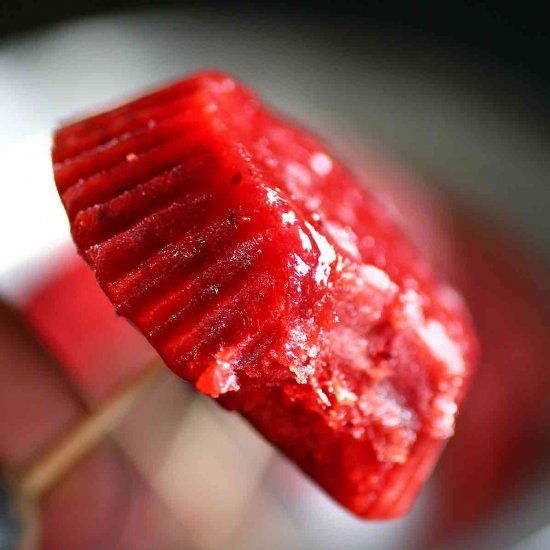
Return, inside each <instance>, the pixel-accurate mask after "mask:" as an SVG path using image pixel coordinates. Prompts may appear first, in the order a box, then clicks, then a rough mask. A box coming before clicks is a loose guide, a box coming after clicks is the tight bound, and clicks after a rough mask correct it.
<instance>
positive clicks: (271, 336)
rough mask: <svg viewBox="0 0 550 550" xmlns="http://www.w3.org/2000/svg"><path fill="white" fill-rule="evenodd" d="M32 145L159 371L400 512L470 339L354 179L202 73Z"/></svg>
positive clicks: (355, 504)
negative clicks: (46, 160) (157, 359)
mask: <svg viewBox="0 0 550 550" xmlns="http://www.w3.org/2000/svg"><path fill="white" fill-rule="evenodd" d="M52 157H53V162H54V174H55V181H56V184H57V188H58V191H59V194H60V196H61V199H62V201H63V204H64V205H65V208H66V211H67V214H68V217H69V220H70V224H71V230H72V235H73V238H74V241H75V243H76V245H77V247H78V250H79V252H80V254H81V255H82V256H83V258H84V259H85V260H86V262H87V263H88V264H89V265H90V267H91V268H92V270H93V271H94V273H95V275H96V277H97V280H98V282H99V284H100V285H101V287H102V289H103V290H104V291H105V293H106V294H107V296H108V297H109V299H110V300H111V302H112V303H113V305H114V306H115V308H116V311H117V312H118V313H119V314H120V315H123V316H125V317H127V318H128V319H129V320H130V321H131V322H132V323H133V324H134V325H135V326H136V327H138V328H139V330H140V331H141V332H143V334H144V335H145V336H146V337H147V338H148V340H149V342H150V343H151V344H152V345H153V346H154V348H155V349H156V350H157V351H158V353H159V354H160V355H161V357H162V358H163V359H164V361H165V362H166V364H167V365H168V366H169V367H170V368H171V369H172V370H173V371H174V372H175V373H176V374H177V375H179V376H181V377H182V378H184V379H185V380H188V381H190V382H191V383H193V384H194V385H195V386H196V388H197V389H199V390H200V391H202V392H203V393H205V394H208V395H210V396H211V397H213V398H215V399H216V400H217V401H218V402H219V403H220V404H221V405H223V406H224V407H226V408H228V409H231V410H236V411H238V412H240V413H241V414H242V415H243V416H244V417H245V418H247V419H248V420H249V421H250V422H251V423H252V424H253V425H254V426H255V427H256V428H257V429H258V431H259V432H260V433H262V434H263V436H264V437H265V438H266V439H268V440H269V441H270V442H271V443H273V444H274V445H275V446H277V447H278V448H279V449H280V450H281V451H282V452H283V453H285V454H286V455H287V456H288V457H290V458H291V459H292V460H293V461H294V462H295V463H296V464H297V465H298V466H299V467H300V468H301V469H302V470H303V471H304V472H306V473H307V474H308V475H309V476H311V478H313V479H314V480H315V481H316V482H317V483H318V484H319V485H320V486H321V487H323V488H324V489H325V491H326V492H327V493H329V494H330V495H331V496H332V497H333V498H335V499H336V500H337V501H339V502H340V503H341V504H343V505H344V506H345V507H347V508H348V509H349V510H351V511H352V512H354V513H355V514H357V515H359V516H361V517H364V518H372V519H378V518H392V517H396V516H399V515H402V514H404V513H406V512H407V511H408V510H409V508H410V506H411V505H412V503H413V501H414V498H415V496H416V494H417V492H418V490H419V489H420V487H421V486H422V484H423V482H424V481H425V480H426V478H427V477H428V475H429V474H430V472H431V470H432V469H433V467H434V465H435V462H436V460H437V457H438V455H439V453H440V451H441V450H442V448H443V446H444V443H445V442H446V441H447V440H448V438H449V437H451V435H452V434H453V429H454V424H455V419H456V416H457V412H458V409H459V407H460V404H461V402H462V400H463V397H464V394H465V391H466V389H467V387H468V385H469V383H470V379H471V375H472V373H473V370H474V366H475V362H476V357H477V341H476V339H475V335H474V331H473V328H472V325H471V322H470V318H469V315H468V312H467V310H466V308H465V306H464V304H463V302H462V300H461V298H460V297H459V295H458V294H457V293H456V292H455V291H453V290H452V289H450V288H449V287H448V286H446V285H445V284H443V283H441V282H440V281H438V279H437V278H436V277H435V276H434V275H433V273H432V271H431V270H430V267H429V266H428V265H427V264H426V263H425V261H423V259H422V258H421V257H420V256H419V255H418V253H417V252H416V250H415V249H414V247H413V246H412V245H411V244H410V243H409V242H408V241H407V239H406V237H405V236H404V235H403V233H402V232H401V230H400V229H399V227H398V226H397V224H396V223H395V221H394V220H393V219H392V216H391V215H390V213H389V212H388V210H387V209H386V208H385V207H383V206H382V205H381V204H380V203H378V202H377V201H376V200H375V199H374V198H373V197H372V196H371V195H369V192H368V181H366V182H361V181H359V180H358V179H357V178H356V177H355V176H354V175H353V174H352V173H351V172H350V171H349V170H348V169H347V168H346V167H345V166H343V164H342V163H341V162H340V161H339V160H338V159H337V158H335V156H334V155H333V154H332V153H331V152H330V151H329V150H328V149H327V147H326V145H325V144H324V143H323V142H322V141H321V140H319V139H318V138H317V137H315V136H313V135H312V134H311V133H310V132H308V131H306V130H304V129H303V128H301V127H299V126H298V125H296V124H295V123H293V122H289V121H288V120H286V119H285V118H283V117H281V116H280V115H279V114H276V113H274V112H273V111H271V110H270V109H268V108H266V107H265V106H263V105H262V103H261V102H260V100H259V99H258V97H257V96H256V95H255V94H254V93H252V92H251V91H249V90H248V89H246V88H245V87H243V86H242V85H241V84H240V83H238V82H237V81H236V80H235V79H233V78H232V77H230V76H228V75H225V74H222V73H216V72H203V73H198V74H196V75H193V76H191V77H189V78H185V79H183V80H181V81H178V82H176V83H174V84H171V85H168V86H166V87H164V88H161V89H159V90H157V91H154V92H152V93H148V94H146V95H145V96H143V97H141V98H139V99H136V100H133V101H130V102H129V103H127V104H125V105H122V106H119V107H116V108H114V109H112V110H110V111H107V112H104V113H102V114H98V115H94V116H91V117H89V118H85V119H83V120H81V121H78V122H73V123H70V124H67V125H66V126H64V127H62V128H60V129H59V130H57V131H56V133H55V138H54V145H53V152H52ZM365 184H366V185H365Z"/></svg>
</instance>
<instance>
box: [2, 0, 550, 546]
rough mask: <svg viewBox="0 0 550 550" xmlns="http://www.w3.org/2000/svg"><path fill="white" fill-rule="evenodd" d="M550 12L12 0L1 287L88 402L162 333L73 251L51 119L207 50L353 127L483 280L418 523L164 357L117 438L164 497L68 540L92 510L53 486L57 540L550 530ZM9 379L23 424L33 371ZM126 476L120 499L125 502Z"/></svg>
mask: <svg viewBox="0 0 550 550" xmlns="http://www.w3.org/2000/svg"><path fill="white" fill-rule="evenodd" d="M541 9H542V8H541ZM546 27H547V25H546V19H545V18H544V17H543V12H542V11H540V12H537V11H536V10H533V9H532V7H529V9H528V8H527V6H514V7H507V6H506V5H504V4H502V3H497V2H444V3H422V4H418V3H410V2H399V1H386V2H377V1H376V2H375V1H372V2H366V1H365V2H348V1H340V2H338V3H334V2H329V1H317V2H269V1H267V2H262V3H258V2H255V3H248V2H231V1H229V2H223V3H222V2H218V3H217V2H209V1H204V2H185V1H180V2H174V1H173V2H163V1H160V2H147V1H145V0H136V1H133V2H129V1H125V0H120V1H117V0H111V1H109V2H106V1H102V0H95V1H94V0H79V1H75V2H71V3H66V2H56V1H50V2H47V3H45V2H42V3H41V2H37V1H36V0H18V1H15V0H0V123H1V126H0V166H1V167H2V174H3V185H2V186H1V187H0V235H1V236H0V252H1V255H0V296H1V297H2V299H3V300H4V301H6V302H8V303H10V304H11V305H12V307H14V308H15V309H17V310H18V311H19V312H20V314H22V315H23V317H24V318H25V322H26V323H27V325H28V326H29V327H31V329H32V331H33V333H34V334H35V336H36V337H37V338H38V339H39V340H40V341H41V342H42V344H43V346H44V347H45V348H47V349H48V350H49V353H50V354H51V355H53V356H54V357H55V360H56V362H57V366H58V368H59V371H60V372H61V373H62V375H63V376H64V377H66V378H67V379H68V380H69V381H70V384H71V387H72V389H73V391H74V392H76V393H77V394H78V396H79V399H82V400H83V401H84V402H86V403H89V404H94V403H98V402H101V401H102V400H103V399H104V398H105V397H106V396H108V395H109V393H110V392H111V391H112V389H113V388H114V387H115V386H116V385H117V384H118V383H119V382H121V381H123V380H124V379H126V378H127V377H129V376H131V374H132V372H134V371H136V370H138V369H139V367H140V366H141V365H143V364H144V363H145V362H146V361H147V360H149V359H150V358H151V357H152V356H153V353H152V351H151V349H150V348H149V346H148V345H147V344H146V343H145V342H144V341H143V340H142V339H141V337H140V336H139V335H137V334H136V333H135V332H134V331H133V329H132V328H131V327H129V326H128V325H126V324H125V322H124V321H122V320H120V319H117V318H115V317H114V315H113V313H112V310H111V307H110V306H109V304H107V303H106V299H105V298H104V297H103V295H102V294H101V293H100V291H99V290H98V288H96V284H95V281H94V280H93V277H92V276H91V274H90V273H88V270H87V268H86V267H85V266H83V264H82V263H81V262H80V260H79V259H78V258H77V257H76V254H75V253H74V251H73V249H72V244H71V243H70V239H69V234H68V226H67V223H66V220H65V215H64V212H63V209H62V207H61V205H60V203H59V201H58V198H57V196H56V192H55V189H54V185H53V180H52V176H51V167H50V160H49V146H50V135H51V131H52V129H53V128H54V127H55V126H56V125H58V124H59V123H60V122H61V121H62V120H64V119H66V118H67V117H69V116H74V115H75V114H78V113H81V112H82V111H83V110H93V109H94V108H99V107H101V106H102V105H105V104H106V103H109V102H113V101H116V100H118V99H121V98H124V97H125V96H126V95H128V94H135V93H137V92H139V91H140V90H141V89H142V88H144V87H150V86H152V85H155V84H158V83H161V82H163V81H166V80H170V79H172V78H176V77H178V76H180V75H182V74H184V73H188V72H190V71H193V70H196V69H200V68H205V67H208V68H219V69H222V70H226V71H229V72H232V73H234V74H236V75H237V76H238V77H240V78H241V79H243V80H245V81H246V82H247V83H249V84H250V85H252V86H253V87H255V88H257V89H258V90H260V92H261V93H262V94H263V95H264V96H265V97H266V98H267V99H268V100H269V101H270V102H271V103H272V104H274V105H275V106H276V107H277V108H278V109H280V110H282V111H284V112H286V113H287V114H289V115H290V116H293V117H296V118H298V119H299V120H301V121H302V122H304V123H305V124H307V125H308V126H311V127H313V128H315V129H316V130H317V131H318V132H319V133H320V134H321V135H323V136H324V137H325V138H327V139H328V140H329V141H330V142H331V143H334V145H335V147H336V149H337V150H338V152H339V154H340V155H341V156H342V157H344V158H346V159H348V160H349V161H350V162H351V163H352V164H353V166H354V167H355V169H356V170H357V171H358V172H359V173H361V174H362V175H363V176H364V179H365V183H366V185H368V186H370V187H371V188H372V189H373V190H374V191H375V192H376V193H378V194H379V195H380V196H381V198H382V200H385V201H389V202H391V203H392V204H393V206H394V207H395V210H396V212H397V215H398V216H399V217H400V220H401V223H402V224H403V225H404V226H405V227H406V228H408V230H409V232H410V233H411V235H412V237H413V239H414V240H415V241H416V244H417V245H418V246H419V247H420V248H421V249H422V250H423V252H424V253H425V254H426V255H427V256H428V257H430V259H431V260H432V262H433V263H434V264H435V265H436V267H437V269H438V270H439V271H440V272H441V273H442V274H443V275H444V276H445V277H446V278H448V279H449V280H450V281H452V282H453V283H454V284H455V285H456V286H457V287H458V288H459V289H460V290H461V291H462V292H463V294H464V295H465V297H466V299H467V300H468V302H469V305H470V307H471V310H472V312H473V315H474V319H475V322H476V324H477V327H478V330H479V333H480V338H481V341H482V346H483V360H482V364H481V367H480V372H479V375H478V378H477V380H476V383H475V386H474V388H473V390H472V392H471V395H470V397H469V399H468V400H467V402H466V405H465V409H464V413H463V414H462V416H461V419H460V421H459V425H458V429H457V435H456V437H455V439H454V440H453V441H452V443H451V444H450V445H449V446H448V448H447V450H446V451H445V453H444V456H443V458H442V461H441V464H440V465H439V466H438V468H437V471H436V473H435V475H434V476H433V479H432V480H431V482H430V483H429V484H428V487H426V488H425V490H424V491H423V492H422V495H421V497H420V500H419V502H418V504H417V506H416V507H415V509H414V510H413V512H412V513H411V514H410V515H409V516H408V517H406V518H404V519H402V520H398V521H393V522H390V523H383V522H370V523H366V522H362V521H360V520H357V519H355V518H353V517H351V516H350V515H349V514H348V513H347V512H345V511H344V510H342V509H341V508H339V507H338V506H337V505H335V504H334V503H332V502H331V501H329V499H328V498H327V497H325V496H324V495H323V494H322V493H321V492H320V491H319V490H318V489H317V488H315V487H314V486H313V485H312V484H311V483H310V482H309V481H307V480H306V479H304V477H303V476H302V475H301V474H300V473H299V472H297V471H296V470H295V469H294V468H293V467H292V466H291V465H290V464H288V463H287V462H286V461H285V460H284V459H282V458H281V457H279V455H278V454H277V453H276V452H275V451H273V450H272V449H271V448H270V447H269V446H268V445H267V444H266V443H264V442H263V441H262V440H261V438H259V437H258V436H257V435H256V434H255V433H253V431H252V430H251V429H250V428H249V427H248V426H246V425H245V424H244V423H243V422H242V421H241V420H240V418H238V417H235V415H231V414H229V413H225V412H223V411H221V410H218V408H217V407H216V406H215V404H213V403H211V402H210V401H209V400H207V399H204V398H202V397H200V396H198V395H196V394H195V393H194V392H191V391H190V390H189V389H188V388H187V386H186V385H185V384H184V383H182V382H180V381H178V380H176V379H175V378H174V377H171V376H169V375H167V378H166V380H164V381H162V382H161V383H159V384H157V385H156V386H155V388H154V389H153V391H152V392H151V393H150V394H148V395H147V396H146V397H145V398H144V399H143V401H142V402H140V405H139V407H138V408H137V409H136V410H135V411H134V412H133V413H132V414H131V415H130V416H129V417H128V418H127V419H126V420H125V421H124V423H123V425H122V426H121V427H120V428H119V429H118V430H117V433H116V434H115V436H114V438H113V439H114V445H115V446H116V452H117V453H119V454H120V455H121V456H122V457H123V460H122V461H121V462H120V464H121V466H119V467H120V468H124V469H126V470H127V471H128V472H129V473H128V476H130V477H131V476H134V477H135V479H139V483H141V484H142V485H140V487H141V486H143V487H142V489H140V490H141V491H143V494H144V495H145V496H140V495H141V493H139V495H138V496H136V494H137V492H138V491H137V490H136V493H135V494H134V495H133V497H132V498H133V502H134V501H135V502H136V503H137V504H135V503H134V504H132V506H133V507H132V508H131V511H132V513H129V512H127V508H125V507H123V506H121V508H120V514H119V515H118V516H116V521H117V523H118V524H119V525H121V526H122V527H121V528H120V533H117V534H116V536H111V535H109V536H107V535H105V536H106V537H107V538H108V539H109V540H108V541H107V542H105V541H104V540H102V539H101V536H98V537H96V538H95V539H94V538H93V537H91V538H90V537H89V536H88V535H86V536H84V535H83V534H82V533H79V532H78V530H75V533H74V534H71V535H70V536H69V535H67V538H63V535H60V534H59V533H58V530H59V529H61V527H59V526H60V525H66V524H64V523H63V522H62V521H60V520H59V517H60V516H61V515H63V514H64V513H67V514H69V516H71V517H72V520H71V523H72V524H73V525H74V524H75V523H76V524H78V522H79V521H82V522H83V523H85V522H86V519H85V518H84V519H83V513H80V514H79V513H78V512H75V510H74V509H73V510H70V509H67V506H65V508H64V507H63V502H66V501H63V499H62V498H61V500H60V497H58V496H56V495H55V494H53V495H51V496H47V497H46V499H45V502H44V509H45V513H44V517H45V520H47V521H48V524H47V525H45V526H44V542H43V548H46V549H48V550H49V549H52V550H59V549H60V546H59V544H60V543H59V541H60V540H63V541H64V544H65V546H63V547H67V548H71V550H79V549H80V548H82V549H89V550H99V549H102V548H114V549H115V550H126V549H128V550H141V549H142V548H143V549H144V550H145V549H148V550H150V549H153V548H154V549H155V550H164V549H166V550H168V549H182V548H185V549H187V548H189V549H192V550H195V549H196V550H218V549H224V548H238V549H243V550H244V549H250V550H264V549H265V550H271V549H294V548H304V549H307V548H316V549H325V548H326V549H327V550H328V549H333V548H341V549H346V550H347V549H355V548H357V549H359V548H361V549H370V548H373V549H377V550H386V549H388V550H389V549H400V550H403V549H404V550H409V549H410V550H412V549H417V548H427V549H432V548H433V549H447V548H448V549H474V548H475V549H504V548H506V549H517V550H519V549H538V548H540V549H543V548H544V549H546V548H550V475H549V472H550V468H549V466H550V461H549V453H548V450H549V440H550V438H549V434H550V423H549V406H548V395H550V369H549V367H550V365H549V364H548V363H549V357H550V342H549V340H550V339H549V335H550V298H549V292H550V288H549V282H550V271H549V268H548V265H549V262H550V216H549V215H548V210H549V208H550V154H549V153H550V100H549V99H548V98H549V97H550V95H549V93H550V64H549V63H548V60H547V56H548V51H550V33H548V31H547V28H546ZM1 337H2V334H0V338H1ZM2 361H3V360H2V358H0V372H1V370H2V369H5V368H6V365H5V363H4V364H2ZM168 376H169V377H168ZM4 380H6V378H5V377H4V378H2V375H1V374H0V382H2V383H0V419H2V418H3V419H4V422H7V420H6V413H5V411H6V410H7V408H6V407H7V406H6V407H5V408H2V407H3V403H6V402H7V401H8V399H7V395H8V393H10V392H12V391H14V387H15V386H14V385H17V384H19V383H20V382H19V381H18V380H15V381H14V380H12V381H11V382H10V384H11V385H10V384H7V383H4V382H3V381H4ZM1 422H2V421H1V420H0V423H1ZM2 433H4V432H2V431H1V430H0V438H1V434H2ZM2 448H3V447H2ZM8 454H9V453H8ZM5 455H6V453H5V452H4V454H3V455H0V460H4V461H5V460H6V456H5ZM126 470H125V471H126ZM134 477H132V479H134ZM105 483H106V485H105V491H104V492H103V493H102V495H103V496H102V498H104V499H106V502H107V501H112V500H113V499H115V498H119V496H117V495H118V494H116V495H115V494H114V492H115V491H114V489H113V488H112V487H111V485H109V483H107V482H105ZM137 483H138V482H136V484H137ZM136 486H137V485H136ZM151 495H153V496H151ZM84 496H85V498H87V499H88V501H93V498H94V497H93V496H92V495H84ZM56 499H57V500H56ZM140 499H141V500H140ZM52 510H53V511H52ZM124 510H126V511H124ZM56 514H57V515H56ZM73 516H74V517H73ZM94 517H95V516H94ZM166 518H169V520H167V519H166ZM56 522H57V523H56ZM65 530H66V531H69V530H70V529H69V528H68V527H65ZM91 530H92V531H93V529H91ZM95 530H96V531H99V529H98V528H97V525H96V529H95ZM71 537H72V538H71ZM86 537H87V538H86ZM92 540H93V541H94V542H90V541H92ZM67 541H69V543H70V546H68V545H67V544H69V543H67Z"/></svg>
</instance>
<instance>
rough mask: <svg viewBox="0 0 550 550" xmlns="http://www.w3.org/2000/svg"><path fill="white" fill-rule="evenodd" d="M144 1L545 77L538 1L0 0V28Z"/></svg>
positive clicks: (547, 41) (542, 85) (549, 69)
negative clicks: (431, 50) (394, 42)
mask: <svg viewBox="0 0 550 550" xmlns="http://www.w3.org/2000/svg"><path fill="white" fill-rule="evenodd" d="M148 6H155V7H159V6H185V7H188V8H196V9H200V10H201V11H204V10H207V9H211V10H215V9H217V8H219V7H222V8H223V10H224V11H225V12H227V13H228V14H231V13H234V12H235V11H236V10H238V11H240V12H247V11H248V12H255V13H257V12H258V11H262V12H263V13H264V15H265V16H277V17H280V16H281V15H284V18H285V19H287V20H288V19H294V20H297V21H299V22H301V23H306V24H308V25H309V26H311V27H312V30H315V29H318V30H320V28H322V32H323V33H327V32H328V33H333V34H334V35H338V37H339V39H345V40H353V41H360V40H361V38H362V36H364V35H365V33H367V32H369V31H372V30H373V29H374V30H381V31H384V32H388V33H391V34H392V35H394V36H395V38H396V39H399V38H400V39H401V40H405V39H407V38H414V39H415V40H416V41H417V40H421V41H422V42H423V43H425V44H426V46H428V47H429V45H430V42H435V43H436V45H437V47H438V48H447V49H448V50H455V49H460V50H463V51H464V53H466V52H467V53H468V54H469V55H470V56H471V57H472V58H475V59H477V60H478V61H479V62H480V63H481V64H482V65H486V66H492V67H493V68H499V69H501V70H503V71H507V72H513V73H515V74H516V75H523V76H524V77H525V78H526V79H529V81H530V84H531V85H532V87H533V91H534V92H535V91H536V92H535V93H537V95H539V99H540V98H541V97H542V95H543V94H544V91H545V90H546V89H548V87H549V84H550V63H548V51H549V50H550V33H549V32H548V22H547V17H545V15H544V14H545V11H546V10H545V4H544V3H543V2H540V3H539V2H527V3H521V2H520V3H517V2H510V3H508V2H497V1H491V2H487V1H486V2H480V1H462V2H460V1H454V0H453V1H449V0H447V1H445V2H408V1H404V0H390V1H387V0H364V1H360V0H356V1H349V0H341V1H339V2H333V1H330V0H317V1H310V2H304V1H301V2H300V1H297V2H287V1H272V0H267V1H263V2H261V3H259V2H246V1H242V0H241V1H238V0H229V1H213V0H203V1H185V0H179V1H178V0H157V1H151V0H78V1H74V2H66V1H62V0H61V1H60V0H53V1H49V2H42V1H40V0H1V1H0V36H2V37H7V36H8V35H10V34H13V33H18V32H22V31H26V30H29V29H33V28H36V27H40V26H42V25H44V24H47V23H53V22H57V21H62V20H65V19H69V18H74V17H77V16H84V15H91V14H96V13H105V12H109V11H119V10H124V9H132V10H137V9H140V8H143V7H148ZM344 30H345V33H344V32H342V31H344ZM327 38H328V37H327Z"/></svg>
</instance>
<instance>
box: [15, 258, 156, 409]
mask: <svg viewBox="0 0 550 550" xmlns="http://www.w3.org/2000/svg"><path fill="white" fill-rule="evenodd" d="M22 310H23V313H24V315H25V317H26V318H27V320H28V322H29V323H30V324H31V325H32V327H33V328H34V330H35V331H36V333H37V335H38V336H39V338H40V339H41V340H42V341H43V343H44V344H45V345H46V347H47V348H48V349H49V350H50V351H51V353H52V354H53V355H54V356H55V357H56V359H57V360H58V361H59V363H60V364H61V365H63V367H64V368H65V369H66V370H67V372H68V373H69V375H70V377H71V378H72V379H73V381H74V382H75V383H76V384H77V385H78V387H79V389H80V390H81V391H82V393H83V395H84V396H85V397H86V398H89V399H100V398H102V397H103V396H104V395H105V394H106V393H108V392H109V390H110V389H111V388H112V387H113V386H114V385H116V384H117V383H119V382H121V381H122V380H123V379H124V378H125V377H126V376H128V375H129V374H131V373H132V372H136V371H138V370H139V369H140V367H142V366H143V365H144V363H145V362H146V361H147V360H148V359H149V358H151V357H153V355H154V351H153V349H152V348H151V346H150V345H149V344H148V343H147V342H146V340H145V338H143V336H141V334H139V333H138V331H137V330H136V329H134V327H132V326H131V325H130V324H129V323H128V322H127V321H126V320H125V319H122V318H120V317H117V316H116V314H115V311H114V308H113V306H112V304H111V303H110V302H109V300H108V299H107V297H106V296H105V295H104V294H103V291H102V290H101V289H100V288H99V285H98V284H97V281H96V280H95V277H94V275H93V273H92V272H91V270H90V268H89V267H88V266H87V265H86V264H85V263H84V261H83V260H82V259H81V258H80V257H79V256H77V254H76V253H74V252H73V253H68V254H67V256H66V257H65V258H64V260H63V261H62V262H60V264H59V267H58V269H57V270H56V272H55V273H54V274H53V275H52V276H51V277H49V278H48V279H47V280H46V281H45V282H44V284H43V285H42V286H41V287H40V288H39V289H37V290H35V291H34V292H33V293H32V294H31V295H30V296H28V298H27V299H26V300H25V303H24V304H23V306H22Z"/></svg>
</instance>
